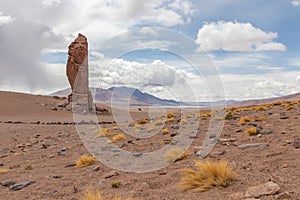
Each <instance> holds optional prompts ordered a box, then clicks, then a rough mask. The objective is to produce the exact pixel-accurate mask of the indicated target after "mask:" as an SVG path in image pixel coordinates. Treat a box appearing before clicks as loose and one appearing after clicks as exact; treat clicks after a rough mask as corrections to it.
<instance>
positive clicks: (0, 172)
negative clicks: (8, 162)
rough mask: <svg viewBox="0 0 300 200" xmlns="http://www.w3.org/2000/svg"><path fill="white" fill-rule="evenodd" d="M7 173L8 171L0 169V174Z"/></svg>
mask: <svg viewBox="0 0 300 200" xmlns="http://www.w3.org/2000/svg"><path fill="white" fill-rule="evenodd" d="M7 172H8V169H1V168H0V174H5V173H7Z"/></svg>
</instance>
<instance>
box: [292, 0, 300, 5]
mask: <svg viewBox="0 0 300 200" xmlns="http://www.w3.org/2000/svg"><path fill="white" fill-rule="evenodd" d="M291 4H292V5H293V6H295V7H299V6H300V0H292V1H291Z"/></svg>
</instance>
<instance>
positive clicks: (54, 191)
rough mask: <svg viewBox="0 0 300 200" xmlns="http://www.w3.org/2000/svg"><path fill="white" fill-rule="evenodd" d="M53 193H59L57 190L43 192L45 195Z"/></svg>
mask: <svg viewBox="0 0 300 200" xmlns="http://www.w3.org/2000/svg"><path fill="white" fill-rule="evenodd" d="M55 193H59V192H58V191H57V190H53V191H50V192H44V193H43V195H45V196H53V195H54V194H55Z"/></svg>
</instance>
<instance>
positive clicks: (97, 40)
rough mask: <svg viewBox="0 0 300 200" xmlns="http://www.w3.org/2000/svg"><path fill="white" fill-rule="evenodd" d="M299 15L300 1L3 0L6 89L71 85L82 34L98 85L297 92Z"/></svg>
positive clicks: (235, 95) (238, 95) (244, 95)
mask: <svg viewBox="0 0 300 200" xmlns="http://www.w3.org/2000/svg"><path fill="white" fill-rule="evenodd" d="M299 19H300V0H276V1H274V0H265V1H261V0H251V1H250V0H244V1H240V0H197V1H196V0H152V1H147V0H89V1H83V0H26V3H25V1H21V0H10V1H4V0H1V1H0V90H10V91H18V92H27V93H34V94H49V93H51V92H54V91H56V90H59V89H64V88H67V87H69V86H68V82H67V78H66V75H65V65H66V60H67V47H68V45H69V44H70V42H71V41H72V40H74V39H75V38H76V36H77V34H78V33H82V34H84V35H86V36H87V38H88V42H89V52H90V55H89V64H90V86H93V87H95V86H99V87H104V88H108V87H111V86H122V85H125V86H130V87H135V88H139V89H141V90H142V91H145V92H149V93H151V94H154V95H156V96H158V97H161V98H169V99H177V100H186V101H193V100H195V98H196V99H197V100H200V101H208V100H210V99H212V97H218V96H219V97H220V98H222V96H223V93H224V95H225V97H226V99H227V100H229V99H235V100H243V99H256V98H269V97H276V96H281V95H287V94H291V93H296V92H300V39H299V36H300V26H299ZM220 83H222V85H220Z"/></svg>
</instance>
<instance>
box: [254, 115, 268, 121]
mask: <svg viewBox="0 0 300 200" xmlns="http://www.w3.org/2000/svg"><path fill="white" fill-rule="evenodd" d="M253 120H254V121H256V122H259V121H264V120H266V117H265V116H259V117H255V118H254V119H253Z"/></svg>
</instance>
